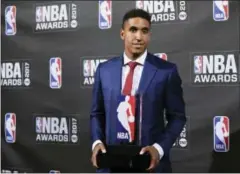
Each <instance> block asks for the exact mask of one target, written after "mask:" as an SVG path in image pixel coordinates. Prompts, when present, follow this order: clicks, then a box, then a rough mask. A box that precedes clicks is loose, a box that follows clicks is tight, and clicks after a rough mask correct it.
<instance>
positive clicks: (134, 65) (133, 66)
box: [128, 62, 138, 70]
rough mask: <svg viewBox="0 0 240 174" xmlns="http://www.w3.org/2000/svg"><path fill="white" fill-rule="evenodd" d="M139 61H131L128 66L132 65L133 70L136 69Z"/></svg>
mask: <svg viewBox="0 0 240 174" xmlns="http://www.w3.org/2000/svg"><path fill="white" fill-rule="evenodd" d="M137 64H138V63H137V62H129V63H128V66H129V67H130V69H131V70H134V68H135V67H136V66H137Z"/></svg>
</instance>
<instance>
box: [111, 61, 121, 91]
mask: <svg viewBox="0 0 240 174" xmlns="http://www.w3.org/2000/svg"><path fill="white" fill-rule="evenodd" d="M122 66H123V56H120V57H119V58H118V59H117V60H116V61H115V62H114V65H113V66H112V72H110V73H112V74H111V82H110V84H111V86H113V90H114V91H116V92H117V95H120V94H121V90H122Z"/></svg>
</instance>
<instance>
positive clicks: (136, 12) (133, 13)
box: [122, 9, 151, 29]
mask: <svg viewBox="0 0 240 174" xmlns="http://www.w3.org/2000/svg"><path fill="white" fill-rule="evenodd" d="M137 17H140V18H143V19H146V20H147V21H148V22H149V24H150V25H151V16H150V14H149V13H148V12H146V11H145V10H142V9H132V10H129V11H128V12H127V13H125V15H124V16H123V21H122V29H123V28H124V24H125V22H126V21H127V20H128V19H131V18H137Z"/></svg>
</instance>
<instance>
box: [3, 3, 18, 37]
mask: <svg viewBox="0 0 240 174" xmlns="http://www.w3.org/2000/svg"><path fill="white" fill-rule="evenodd" d="M16 14H17V8H16V6H14V5H13V6H7V7H6V8H5V34H6V35H7V36H12V35H15V34H16V33H17V25H16Z"/></svg>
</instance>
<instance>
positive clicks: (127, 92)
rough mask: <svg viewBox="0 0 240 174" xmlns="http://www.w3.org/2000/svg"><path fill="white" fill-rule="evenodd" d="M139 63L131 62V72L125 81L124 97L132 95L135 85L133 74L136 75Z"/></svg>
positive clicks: (129, 64)
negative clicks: (133, 85) (133, 84)
mask: <svg viewBox="0 0 240 174" xmlns="http://www.w3.org/2000/svg"><path fill="white" fill-rule="evenodd" d="M137 64H138V63H137V62H129V63H128V66H129V67H130V71H129V73H128V76H127V78H126V81H125V85H124V88H123V94H124V95H131V91H132V83H133V73H134V69H135V67H136V66H137Z"/></svg>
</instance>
